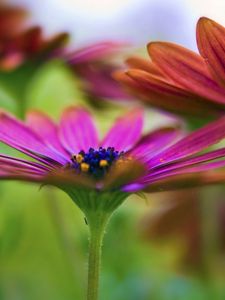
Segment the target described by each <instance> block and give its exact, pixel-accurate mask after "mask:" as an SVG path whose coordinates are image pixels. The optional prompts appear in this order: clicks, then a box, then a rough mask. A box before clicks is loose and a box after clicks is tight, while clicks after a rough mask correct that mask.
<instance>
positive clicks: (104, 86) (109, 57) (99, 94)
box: [59, 41, 131, 100]
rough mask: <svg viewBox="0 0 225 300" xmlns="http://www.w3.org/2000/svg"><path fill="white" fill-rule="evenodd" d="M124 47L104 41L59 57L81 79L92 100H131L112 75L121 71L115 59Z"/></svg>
mask: <svg viewBox="0 0 225 300" xmlns="http://www.w3.org/2000/svg"><path fill="white" fill-rule="evenodd" d="M124 46H126V45H125V44H123V43H116V42H111V41H104V42H99V43H95V44H92V45H89V46H86V47H84V48H81V49H78V50H74V51H72V52H65V53H62V54H59V56H60V55H61V56H62V58H63V59H64V60H65V61H66V62H67V63H68V64H69V65H70V67H71V68H72V70H73V72H74V73H75V75H77V76H78V77H79V78H81V80H82V83H83V89H84V91H85V92H86V93H87V95H88V96H89V97H90V99H94V100H95V99H98V100H99V99H102V98H104V99H110V100H124V99H128V98H129V99H131V97H130V96H128V94H127V93H126V92H125V91H124V90H123V88H122V87H121V86H120V84H119V83H118V82H117V81H116V80H115V79H114V78H113V77H112V73H114V72H115V71H116V70H118V69H121V66H119V65H118V63H116V62H115V58H116V55H117V54H118V53H119V52H121V51H122V50H123V49H124Z"/></svg>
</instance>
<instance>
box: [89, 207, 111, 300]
mask: <svg viewBox="0 0 225 300" xmlns="http://www.w3.org/2000/svg"><path fill="white" fill-rule="evenodd" d="M108 219H109V215H106V214H105V213H103V214H101V213H99V212H95V213H94V215H92V216H90V215H89V216H88V217H87V221H88V225H89V228H90V243H89V259H88V289H87V300H97V299H98V291H99V277H100V267H101V250H102V241H103V237H104V232H105V228H106V225H107V223H108Z"/></svg>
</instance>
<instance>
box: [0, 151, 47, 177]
mask: <svg viewBox="0 0 225 300" xmlns="http://www.w3.org/2000/svg"><path fill="white" fill-rule="evenodd" d="M0 164H1V168H3V166H7V167H9V168H11V169H12V170H13V168H19V169H25V170H32V171H37V172H40V173H46V172H48V171H50V170H51V169H50V168H48V167H46V166H44V165H41V164H39V163H36V162H31V161H26V160H23V159H19V158H15V157H11V156H8V155H3V154H0Z"/></svg>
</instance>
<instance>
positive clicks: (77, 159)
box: [75, 154, 84, 164]
mask: <svg viewBox="0 0 225 300" xmlns="http://www.w3.org/2000/svg"><path fill="white" fill-rule="evenodd" d="M75 158H76V162H78V164H80V163H82V161H83V160H84V158H83V156H82V155H81V154H77V155H76V156H75Z"/></svg>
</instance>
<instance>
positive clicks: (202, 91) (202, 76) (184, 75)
mask: <svg viewBox="0 0 225 300" xmlns="http://www.w3.org/2000/svg"><path fill="white" fill-rule="evenodd" d="M148 51H149V54H150V56H151V58H152V60H153V62H154V63H155V64H156V65H157V66H158V67H159V68H160V69H161V70H162V71H163V72H164V73H165V74H166V75H167V76H170V77H171V78H172V79H173V80H174V82H176V83H178V84H179V85H180V86H182V87H184V88H186V89H188V90H190V91H191V92H193V93H196V94H197V95H199V96H201V97H205V98H207V99H213V101H215V102H218V103H223V104H224V103H225V91H224V89H223V88H221V87H220V86H219V85H218V84H217V83H216V82H215V81H214V80H213V79H212V77H211V75H210V73H209V71H208V69H207V66H206V64H205V62H204V59H203V58H202V57H201V56H200V55H197V54H196V53H194V52H192V51H190V50H188V49H185V48H183V47H181V46H178V45H176V44H172V43H164V42H154V43H150V44H149V45H148Z"/></svg>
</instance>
